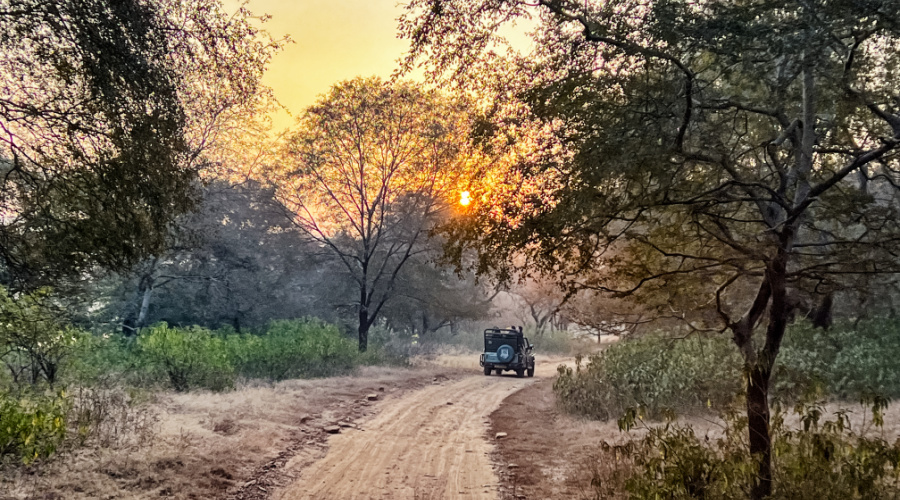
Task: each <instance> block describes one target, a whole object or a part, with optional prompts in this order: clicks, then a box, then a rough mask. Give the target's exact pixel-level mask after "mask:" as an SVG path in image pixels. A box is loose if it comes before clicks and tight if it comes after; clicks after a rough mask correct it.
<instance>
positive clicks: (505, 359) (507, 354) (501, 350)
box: [497, 344, 516, 363]
mask: <svg viewBox="0 0 900 500" xmlns="http://www.w3.org/2000/svg"><path fill="white" fill-rule="evenodd" d="M514 357H516V350H515V349H513V348H512V346H510V345H509V344H503V345H502V346H500V347H498V348H497V360H498V361H500V362H501V363H509V362H510V361H512V360H513V358H514Z"/></svg>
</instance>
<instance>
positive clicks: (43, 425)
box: [0, 391, 69, 464]
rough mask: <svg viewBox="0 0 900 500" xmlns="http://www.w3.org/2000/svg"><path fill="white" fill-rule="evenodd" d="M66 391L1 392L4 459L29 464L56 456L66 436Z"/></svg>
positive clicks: (0, 453) (0, 450) (0, 439)
mask: <svg viewBox="0 0 900 500" xmlns="http://www.w3.org/2000/svg"><path fill="white" fill-rule="evenodd" d="M68 407H69V401H68V399H67V398H66V396H65V394H64V393H63V392H59V393H55V394H52V395H46V394H41V393H38V392H32V391H21V392H12V391H4V392H0V458H2V459H6V460H8V459H10V458H12V459H14V460H16V461H19V462H22V463H25V464H29V463H31V462H33V461H35V460H37V459H39V458H43V457H48V456H50V455H52V454H53V453H54V452H55V451H56V449H57V448H58V447H59V446H60V445H61V444H62V442H63V440H64V439H65V437H66V415H67V412H68Z"/></svg>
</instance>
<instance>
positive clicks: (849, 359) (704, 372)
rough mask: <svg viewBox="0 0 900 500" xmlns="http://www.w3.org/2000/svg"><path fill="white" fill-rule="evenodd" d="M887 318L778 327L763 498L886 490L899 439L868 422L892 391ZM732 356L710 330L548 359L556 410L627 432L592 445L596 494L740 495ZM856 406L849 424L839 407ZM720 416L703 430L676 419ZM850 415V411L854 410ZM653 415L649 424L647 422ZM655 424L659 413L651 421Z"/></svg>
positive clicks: (896, 482)
mask: <svg viewBox="0 0 900 500" xmlns="http://www.w3.org/2000/svg"><path fill="white" fill-rule="evenodd" d="M898 328H900V322H898V321H897V320H896V319H889V318H877V319H869V320H861V321H859V322H856V323H855V324H854V323H847V322H843V323H838V324H835V325H834V326H833V327H832V328H830V329H827V330H826V329H821V328H814V327H813V326H812V325H811V324H810V323H808V322H806V321H804V322H798V323H795V324H793V325H791V326H790V327H789V330H788V335H787V336H786V339H785V344H784V345H783V346H782V350H781V355H780V357H779V361H780V362H779V363H778V364H777V365H776V367H775V373H774V374H773V385H772V392H771V397H772V402H771V404H772V405H773V407H774V408H775V411H774V413H773V416H772V420H771V422H772V429H773V443H774V444H773V446H774V449H775V450H777V453H776V456H775V458H774V460H773V467H774V468H773V475H774V476H773V477H774V479H775V490H774V492H773V496H772V498H784V499H788V498H804V499H805V498H809V499H814V498H827V499H832V498H833V499H839V498H897V496H898V495H900V442H893V440H892V439H890V436H889V435H885V434H884V433H883V432H882V431H880V429H881V427H882V426H883V425H884V420H883V411H884V409H885V408H886V407H887V405H888V404H889V402H890V401H891V400H893V399H896V398H897V397H898V395H900V365H898V364H897V363H896V361H895V360H896V359H897V356H898V355H900V338H898V337H897V334H896V332H897V331H898ZM738 361H739V355H738V353H737V352H735V349H734V347H733V345H731V341H730V340H729V339H727V338H723V337H722V336H721V335H709V334H693V335H690V336H688V337H687V338H683V339H677V338H673V337H672V336H671V335H665V334H662V333H654V334H650V335H645V336H640V337H637V338H633V339H627V340H624V341H622V342H619V343H618V344H615V345H612V346H611V347H609V348H608V349H606V350H604V351H602V352H599V353H596V354H593V355H590V356H589V357H587V358H586V360H582V359H579V362H578V363H577V364H576V366H575V368H574V369H573V368H565V367H560V370H559V372H560V376H559V378H558V379H557V380H556V382H555V384H554V387H553V388H554V391H555V393H556V395H557V397H558V402H559V404H560V406H562V407H563V408H564V409H566V410H567V411H569V412H571V413H573V414H577V415H583V416H585V417H588V418H592V419H599V420H615V421H617V422H618V425H619V427H620V429H621V430H623V431H633V430H634V431H637V433H636V434H634V435H633V436H631V437H630V438H629V439H626V440H625V441H624V442H622V441H619V442H617V443H616V444H608V445H605V446H604V447H602V449H601V450H599V453H600V456H601V457H602V458H601V460H608V461H609V463H614V464H616V465H615V467H614V468H612V469H610V468H602V467H598V468H597V469H596V470H595V472H594V477H593V479H592V481H591V485H592V486H591V487H592V491H593V492H594V494H596V496H597V497H598V498H606V497H608V496H609V497H618V496H622V495H626V493H627V495H630V497H631V498H657V497H661V498H685V499H687V498H709V499H730V498H746V497H747V496H749V494H750V492H749V491H748V490H747V485H748V484H751V479H752V474H753V473H754V469H753V467H752V464H753V460H752V457H750V456H749V454H748V452H747V443H746V439H747V438H746V434H747V420H746V418H745V417H741V416H740V413H739V411H738V410H739V409H740V407H741V406H742V404H743V392H742V376H743V374H742V373H741V370H740V369H739V366H740V363H739V362H738ZM853 413H857V414H860V413H863V414H865V415H864V416H863V415H857V418H856V419H854V423H851V420H850V415H851V414H853ZM684 415H689V416H690V415H693V416H697V415H707V417H706V418H715V417H718V419H719V420H720V422H721V427H720V431H719V432H717V433H715V435H714V436H713V438H712V439H710V436H709V435H708V434H707V435H698V434H697V433H695V432H694V429H693V428H692V427H691V426H690V425H686V424H684V423H681V422H680V421H679V417H680V416H684ZM860 417H861V418H860ZM654 421H655V423H654ZM663 422H665V423H663Z"/></svg>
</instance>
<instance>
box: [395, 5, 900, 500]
mask: <svg viewBox="0 0 900 500" xmlns="http://www.w3.org/2000/svg"><path fill="white" fill-rule="evenodd" d="M408 8H409V9H410V12H409V13H408V14H407V16H406V17H405V19H404V20H403V21H402V24H401V29H402V32H403V34H404V35H405V36H406V37H408V38H410V39H411V40H412V43H413V47H412V53H411V56H410V60H409V61H408V62H412V61H415V58H416V57H422V56H425V55H431V56H433V59H432V60H434V61H436V62H437V67H436V68H435V69H436V70H438V71H441V70H443V71H458V72H462V71H464V70H465V68H466V67H467V66H471V65H472V61H473V60H478V59H479V58H482V55H481V54H482V51H483V49H484V48H485V47H486V44H488V43H489V42H490V40H491V39H492V38H491V37H492V36H494V34H495V33H496V29H497V27H498V26H499V25H501V24H502V23H503V22H504V21H507V20H510V19H515V18H517V17H521V16H525V15H528V14H529V13H531V12H535V10H536V11H537V12H539V15H540V19H541V28H540V31H539V33H538V34H537V35H536V36H535V41H536V42H537V47H538V48H537V49H536V51H535V54H533V56H532V57H531V58H526V59H522V60H519V61H517V64H518V67H519V71H518V72H519V74H522V75H525V76H524V77H523V78H522V79H521V80H519V81H520V82H521V86H520V87H518V88H516V89H514V90H515V92H510V89H506V93H507V94H509V93H514V94H515V96H516V98H517V99H518V102H519V103H521V104H522V105H523V106H524V108H525V110H526V112H524V113H523V114H521V115H517V116H512V117H511V123H525V122H527V121H532V122H534V123H538V124H543V125H544V126H545V127H544V129H543V130H545V131H549V132H550V133H549V136H550V137H551V140H550V142H551V143H555V144H556V145H557V150H556V152H555V153H553V154H547V153H546V152H540V153H539V154H536V155H535V157H534V158H533V159H532V161H530V162H521V163H520V164H519V166H518V171H519V173H520V175H523V176H525V177H526V178H531V179H547V178H550V179H551V180H552V179H560V178H565V179H566V180H567V181H566V182H558V183H556V184H555V185H553V184H551V185H553V186H554V189H553V192H552V194H551V195H548V196H544V197H532V198H524V199H523V198H519V199H515V200H507V201H505V202H504V201H502V200H498V203H501V204H502V206H503V207H504V209H506V210H510V211H512V213H513V214H524V215H525V216H524V217H523V218H521V219H514V218H509V217H507V218H501V217H496V216H495V215H493V214H496V213H498V212H504V209H496V207H494V208H493V209H491V207H486V206H485V207H481V208H480V209H479V210H473V214H474V216H473V217H472V218H471V219H470V220H469V221H462V222H460V224H458V225H457V226H456V227H455V228H454V229H453V230H452V234H454V235H455V236H456V237H457V239H456V242H457V245H461V246H474V247H477V248H480V249H482V253H481V256H482V259H483V262H482V267H483V268H493V269H496V268H502V267H504V266H505V265H507V264H506V262H507V261H504V259H505V258H507V257H508V256H509V255H510V254H511V252H513V251H515V252H522V253H524V254H526V255H527V265H529V266H531V267H532V268H541V269H544V270H545V271H548V272H552V273H555V274H557V275H558V276H562V280H563V281H564V283H565V284H567V285H568V286H571V287H576V288H577V287H581V288H587V289H594V290H599V291H605V292H608V293H610V294H613V295H614V296H617V297H643V298H644V300H647V301H650V302H652V303H656V304H660V305H662V304H666V303H668V304H670V305H671V307H673V308H676V309H688V308H691V307H693V308H704V306H706V308H707V310H708V311H710V312H711V314H706V315H702V316H701V317H700V318H698V322H697V323H692V324H691V325H690V326H691V327H693V328H707V327H710V328H714V329H716V330H718V331H723V332H724V331H730V332H731V334H732V337H733V340H734V343H735V345H736V346H737V348H738V349H739V351H740V352H741V354H742V356H743V360H744V369H745V372H746V380H747V385H746V401H747V403H746V405H747V407H746V410H747V416H748V419H749V426H748V427H749V444H750V451H751V454H752V456H753V457H754V458H755V459H756V460H757V461H758V462H757V463H758V474H757V477H756V478H755V480H754V484H753V485H752V488H751V489H752V497H753V498H757V499H759V498H764V497H767V496H768V495H769V494H771V492H772V475H771V438H770V434H769V407H768V388H769V381H770V376H771V373H772V369H773V366H774V363H775V361H776V358H777V356H778V353H779V349H780V346H781V342H782V339H783V338H784V334H785V327H786V325H787V323H788V321H789V319H790V317H791V312H792V309H793V308H794V304H795V303H796V301H794V300H792V299H791V296H792V293H793V292H795V291H796V292H803V291H805V292H806V293H810V294H818V295H819V296H821V297H823V299H824V301H825V302H826V303H827V302H828V300H829V297H830V295H831V294H832V293H833V292H838V291H840V290H842V289H844V288H845V287H847V286H850V284H855V285H857V286H863V287H865V286H871V285H872V284H873V283H875V280H873V279H869V278H873V277H878V276H883V275H891V274H894V273H897V272H898V271H900V266H898V264H900V262H898V259H897V258H896V255H897V251H898V250H900V249H898V245H897V244H898V241H900V240H898V238H900V227H898V222H900V219H898V215H900V213H898V209H897V207H898V204H897V196H898V191H897V189H896V188H897V187H898V186H900V184H898V182H900V175H898V174H900V172H898V169H897V168H898V162H897V158H898V157H897V151H898V144H900V107H898V101H897V97H898V95H900V84H898V81H897V79H896V78H895V76H894V74H895V72H896V70H897V69H898V67H900V66H898V63H900V51H898V50H897V48H898V46H900V24H898V23H897V21H896V20H897V19H898V18H900V4H897V2H893V1H888V0H883V1H882V0H871V1H863V2H859V1H853V0H829V1H825V0H808V1H797V2H787V3H785V2H783V1H775V0H751V1H746V2H726V1H718V0H706V1H699V2H698V1H688V0H656V1H650V2H646V1H630V0H623V1H616V2H602V3H600V2H590V1H588V2H584V1H581V0H578V1H569V0H537V1H535V2H520V1H513V0H481V1H476V2H470V1H465V0H443V1H437V0H413V1H412V2H410V5H409V6H408ZM530 9H535V10H530ZM495 109H502V107H498V106H495ZM523 117H524V118H523ZM507 118H509V117H507ZM490 119H491V121H493V123H494V124H495V126H497V125H498V124H502V123H503V119H504V116H502V114H501V113H493V115H492V116H490ZM523 120H525V121H523ZM498 128H499V127H498ZM475 220H477V221H478V224H480V227H484V226H485V225H490V226H491V227H494V228H496V230H495V231H488V232H476V231H472V230H471V229H470V228H471V227H472V226H473V225H474V224H475V222H473V221H475ZM510 221H513V223H510ZM457 253H458V251H457ZM600 266H605V267H603V268H604V269H608V270H609V272H608V273H606V274H604V275H602V276H603V277H602V279H594V280H580V279H579V278H578V276H579V273H580V271H582V270H586V269H590V268H595V269H597V268H601V267H600ZM854 278H857V279H855V280H854ZM859 278H862V279H859Z"/></svg>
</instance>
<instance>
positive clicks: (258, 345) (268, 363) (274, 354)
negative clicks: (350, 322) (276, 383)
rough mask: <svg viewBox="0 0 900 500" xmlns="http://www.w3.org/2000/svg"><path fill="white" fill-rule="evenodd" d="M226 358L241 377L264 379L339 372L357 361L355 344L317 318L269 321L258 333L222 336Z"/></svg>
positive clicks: (346, 370) (351, 368) (347, 370)
mask: <svg viewBox="0 0 900 500" xmlns="http://www.w3.org/2000/svg"><path fill="white" fill-rule="evenodd" d="M224 346H225V352H226V358H227V359H228V361H229V362H230V363H231V364H232V365H233V367H234V371H235V372H236V373H237V374H240V375H241V376H243V377H247V378H260V379H265V380H284V379H288V378H309V377H325V376H332V375H342V374H346V373H349V372H350V371H351V370H353V369H354V368H355V367H356V366H357V365H358V364H359V359H358V358H359V353H358V350H357V348H356V346H355V344H354V343H353V342H352V341H351V340H350V339H348V338H347V337H345V336H343V335H342V334H341V332H340V331H339V330H338V328H337V327H336V326H334V325H329V324H327V323H324V322H321V321H318V320H311V319H310V320H290V321H289V320H282V321H275V322H272V323H271V324H270V325H269V326H268V328H267V329H266V331H265V332H264V333H263V334H261V335H252V334H246V335H235V334H232V335H226V336H225V337H224Z"/></svg>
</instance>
